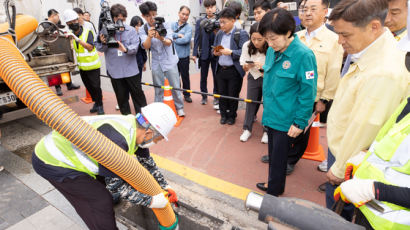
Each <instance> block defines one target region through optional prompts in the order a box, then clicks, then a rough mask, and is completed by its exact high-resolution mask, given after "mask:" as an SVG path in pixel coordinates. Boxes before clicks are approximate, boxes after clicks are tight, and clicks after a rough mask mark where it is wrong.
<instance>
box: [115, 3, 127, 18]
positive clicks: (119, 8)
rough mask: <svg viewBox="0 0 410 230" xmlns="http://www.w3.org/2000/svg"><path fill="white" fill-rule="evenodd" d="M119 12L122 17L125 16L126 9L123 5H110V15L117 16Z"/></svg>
mask: <svg viewBox="0 0 410 230" xmlns="http://www.w3.org/2000/svg"><path fill="white" fill-rule="evenodd" d="M120 14H122V16H123V17H124V18H126V17H127V9H126V8H125V6H123V5H121V4H114V5H112V6H111V16H112V17H118V16H119V15H120Z"/></svg>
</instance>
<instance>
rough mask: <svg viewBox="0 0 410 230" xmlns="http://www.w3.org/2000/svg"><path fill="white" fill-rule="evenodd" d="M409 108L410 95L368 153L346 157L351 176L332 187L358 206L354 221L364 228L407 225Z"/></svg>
mask: <svg viewBox="0 0 410 230" xmlns="http://www.w3.org/2000/svg"><path fill="white" fill-rule="evenodd" d="M409 112H410V97H408V98H407V100H405V101H404V102H403V103H401V105H400V106H399V107H398V109H397V110H396V111H395V112H394V113H393V115H392V116H391V117H390V119H389V120H388V121H387V122H386V123H385V124H384V126H383V128H382V129H381V130H380V131H379V133H378V134H377V136H376V139H375V141H373V144H372V145H371V147H370V149H369V151H368V152H367V154H366V155H362V154H358V155H356V156H355V157H353V158H351V159H349V160H348V163H347V169H346V171H347V173H349V172H350V171H348V168H349V167H352V169H353V174H354V178H353V179H351V180H347V181H345V182H343V183H342V184H341V185H340V186H339V187H338V189H336V190H335V194H334V195H335V199H338V198H339V197H341V198H342V199H343V200H344V201H345V202H351V203H353V204H354V205H355V206H356V207H358V208H359V209H360V212H359V213H358V215H357V216H356V223H357V224H361V225H364V226H365V227H366V229H372V228H374V229H403V230H404V229H410V199H409V197H410V167H409V165H410V152H409V150H410V114H409ZM363 159H364V160H363ZM369 201H372V202H375V203H376V204H378V205H380V206H381V207H382V208H383V209H384V211H382V210H377V209H375V208H374V206H372V205H371V204H369V203H368V202H369ZM363 217H365V218H363Z"/></svg>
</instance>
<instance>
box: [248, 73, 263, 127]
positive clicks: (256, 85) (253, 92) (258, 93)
mask: <svg viewBox="0 0 410 230" xmlns="http://www.w3.org/2000/svg"><path fill="white" fill-rule="evenodd" d="M262 86H263V77H260V78H258V79H255V78H253V76H252V74H250V73H249V74H248V86H247V96H246V97H247V99H251V100H254V101H260V100H261V99H262ZM258 109H259V104H255V103H246V113H245V120H244V122H243V130H249V131H250V132H252V127H253V122H254V121H255V116H256V113H257V112H258Z"/></svg>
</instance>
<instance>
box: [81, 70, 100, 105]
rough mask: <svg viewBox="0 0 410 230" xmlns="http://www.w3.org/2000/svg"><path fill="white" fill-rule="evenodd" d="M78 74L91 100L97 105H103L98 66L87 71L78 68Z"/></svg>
mask: <svg viewBox="0 0 410 230" xmlns="http://www.w3.org/2000/svg"><path fill="white" fill-rule="evenodd" d="M80 76H81V80H82V81H83V83H84V86H85V88H86V89H87V91H88V92H89V93H90V95H91V98H92V99H93V102H94V103H95V104H97V105H103V102H102V91H101V77H100V68H98V69H95V70H87V71H84V70H80Z"/></svg>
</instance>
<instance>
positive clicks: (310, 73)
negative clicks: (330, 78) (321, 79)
mask: <svg viewBox="0 0 410 230" xmlns="http://www.w3.org/2000/svg"><path fill="white" fill-rule="evenodd" d="M305 74H306V80H310V79H314V78H315V71H307V72H306V73H305Z"/></svg>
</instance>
